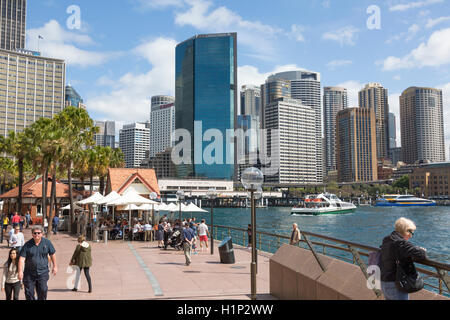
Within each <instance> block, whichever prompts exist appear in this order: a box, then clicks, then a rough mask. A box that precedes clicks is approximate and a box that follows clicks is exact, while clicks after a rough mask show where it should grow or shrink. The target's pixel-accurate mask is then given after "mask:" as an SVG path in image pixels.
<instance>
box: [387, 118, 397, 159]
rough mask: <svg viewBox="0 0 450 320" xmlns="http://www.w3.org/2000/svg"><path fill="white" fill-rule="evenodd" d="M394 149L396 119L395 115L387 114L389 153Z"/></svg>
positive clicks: (395, 145) (395, 144) (395, 146)
mask: <svg viewBox="0 0 450 320" xmlns="http://www.w3.org/2000/svg"><path fill="white" fill-rule="evenodd" d="M395 148H397V118H396V117H395V114H393V113H389V151H390V150H391V149H395ZM390 159H391V158H390ZM391 160H392V159H391Z"/></svg>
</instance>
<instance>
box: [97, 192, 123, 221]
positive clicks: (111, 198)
mask: <svg viewBox="0 0 450 320" xmlns="http://www.w3.org/2000/svg"><path fill="white" fill-rule="evenodd" d="M120 197H121V195H120V194H118V193H117V192H115V191H113V192H111V193H110V194H108V195H107V196H106V197H104V198H103V199H102V200H100V201H97V204H98V205H106V206H107V207H108V202H111V201H115V200H117V199H119V198H120ZM112 208H113V212H112V214H113V220H114V206H112Z"/></svg>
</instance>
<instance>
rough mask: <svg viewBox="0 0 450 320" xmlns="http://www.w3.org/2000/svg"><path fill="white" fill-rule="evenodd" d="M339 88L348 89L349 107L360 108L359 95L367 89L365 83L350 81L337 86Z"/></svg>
mask: <svg viewBox="0 0 450 320" xmlns="http://www.w3.org/2000/svg"><path fill="white" fill-rule="evenodd" d="M337 87H342V88H346V89H347V96H348V107H349V108H354V107H358V106H359V98H358V93H359V91H361V89H363V88H364V87H365V84H364V83H361V82H358V81H355V80H349V81H346V82H342V83H340V84H338V85H337Z"/></svg>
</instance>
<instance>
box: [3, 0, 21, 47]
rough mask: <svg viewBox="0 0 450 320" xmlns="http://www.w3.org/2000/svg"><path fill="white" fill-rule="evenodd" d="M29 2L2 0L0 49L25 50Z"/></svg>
mask: <svg viewBox="0 0 450 320" xmlns="http://www.w3.org/2000/svg"><path fill="white" fill-rule="evenodd" d="M26 15H27V0H0V36H1V39H0V49H5V50H11V51H15V50H16V49H24V48H25V36H26V30H25V26H26Z"/></svg>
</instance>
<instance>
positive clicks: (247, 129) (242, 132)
mask: <svg viewBox="0 0 450 320" xmlns="http://www.w3.org/2000/svg"><path fill="white" fill-rule="evenodd" d="M259 119H260V118H259V116H254V115H239V116H237V125H236V129H237V130H236V144H237V146H236V165H237V178H236V181H241V180H240V179H241V174H242V172H244V170H245V169H247V168H251V167H255V168H258V169H260V168H261V162H260V159H259V156H260V150H261V149H260V141H261V139H260V134H261V132H260V120H259Z"/></svg>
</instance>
